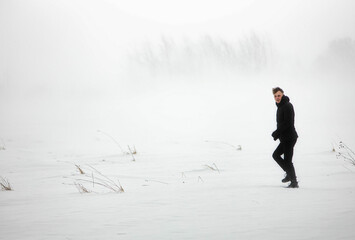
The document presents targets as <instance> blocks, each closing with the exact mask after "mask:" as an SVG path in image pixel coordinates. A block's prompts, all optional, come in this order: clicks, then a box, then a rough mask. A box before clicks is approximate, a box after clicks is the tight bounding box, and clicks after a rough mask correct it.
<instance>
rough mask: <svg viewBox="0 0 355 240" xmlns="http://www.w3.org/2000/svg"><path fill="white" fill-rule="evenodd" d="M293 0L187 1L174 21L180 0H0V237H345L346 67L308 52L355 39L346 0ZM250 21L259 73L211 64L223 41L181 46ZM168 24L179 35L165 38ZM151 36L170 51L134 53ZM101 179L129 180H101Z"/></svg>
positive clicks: (354, 144) (352, 188)
mask: <svg viewBox="0 0 355 240" xmlns="http://www.w3.org/2000/svg"><path fill="white" fill-rule="evenodd" d="M135 2H137V1H135ZM155 2H159V1H155ZM184 2H185V1H184ZM223 2H225V3H226V4H231V3H229V1H223ZM281 2H283V3H282V4H280V3H281ZM299 2H301V3H300V4H298V3H296V2H292V3H289V4H286V3H284V1H271V2H270V3H269V4H267V3H266V2H265V3H261V1H253V2H252V3H249V2H247V1H240V3H239V5H238V6H239V7H240V9H238V11H236V12H233V11H232V10H231V9H230V8H228V11H227V10H225V6H224V7H223V6H220V7H219V8H216V12H215V14H212V13H214V11H213V9H214V8H213V6H214V4H218V3H217V2H213V1H211V2H209V4H207V5H206V6H207V8H206V9H205V11H204V12H203V13H201V15H199V14H198V13H196V15H194V14H193V12H194V9H196V8H197V9H198V6H199V5H200V4H202V2H196V3H194V4H193V5H191V9H189V11H188V17H187V18H185V19H184V20H183V21H179V16H180V15H179V14H178V12H174V9H173V7H172V6H174V4H173V5H171V6H170V5H169V7H167V8H165V10H166V11H165V14H164V15H163V16H164V18H163V19H164V20H162V19H161V18H158V17H157V16H159V11H158V10H153V9H155V8H153V6H152V5H149V4H148V5H149V6H147V9H146V11H144V9H143V10H137V11H135V6H134V5H132V4H125V5H122V6H121V8H120V5H119V1H118V2H116V1H111V0H110V1H109V0H107V1H93V0H92V1H81V0H76V1H57V2H52V3H50V2H49V1H16V2H14V1H11V2H8V1H1V0H0V30H1V31H0V56H1V58H0V116H1V117H0V177H4V178H6V179H7V180H8V181H9V182H10V184H11V186H12V188H13V190H12V191H0V221H1V222H0V239H1V240H2V239H4V240H5V239H6V240H7V239H18V240H21V239H26V240H28V239H36V240H38V239H83V240H84V239H85V240H87V239H194V240H195V239H201V240H202V239H265V240H266V239H270V240H278V239H280V240H281V239H294V240H302V239H312V240H314V239H322V240H325V239H327V240H333V239H347V240H350V239H355V231H354V228H353V223H354V221H355V204H354V199H355V184H354V182H355V181H354V180H355V167H354V165H351V164H350V163H349V162H346V161H344V159H342V158H339V157H337V156H336V155H337V154H336V153H335V152H333V151H332V150H333V147H334V148H335V150H337V151H340V150H339V149H338V148H337V144H338V143H339V141H343V142H345V143H346V144H347V145H348V146H349V147H350V148H352V149H353V150H354V149H355V139H354V136H355V127H354V122H355V108H354V104H353V99H354V96H353V93H354V90H355V84H354V80H353V75H352V74H351V71H350V73H348V72H346V73H344V72H339V71H335V72H332V71H329V72H326V73H325V72H322V70H324V71H325V70H329V69H322V68H321V71H319V69H318V68H317V67H316V66H315V65H316V63H317V59H318V58H319V57H320V56H323V55H324V54H325V53H326V50H325V49H326V46H327V44H328V43H329V42H331V41H332V40H334V39H336V38H343V37H346V36H348V37H350V38H352V39H354V38H355V35H354V32H353V29H355V28H353V22H354V21H352V19H353V17H354V15H353V14H352V13H349V11H348V10H350V9H351V8H350V6H351V5H353V4H352V3H351V2H350V1H344V2H341V3H338V1H326V4H324V5H323V3H324V1H322V2H321V1H312V4H310V5H308V4H307V3H306V2H305V1H299ZM137 4H138V3H137ZM165 4H166V3H165ZM138 5H139V4H138ZM146 5H147V4H146ZM146 5H144V6H146ZM184 6H185V7H187V5H179V8H178V10H176V11H182V9H183V8H184ZM235 6H237V5H235ZM311 6H312V7H311ZM313 6H319V7H320V9H318V10H317V8H313ZM137 8H138V7H137ZM263 9H265V11H262V10H263ZM277 9H280V11H278V10H277ZM282 9H283V11H282ZM329 9H333V10H334V11H333V12H332V14H331V15H326V14H324V11H325V12H326V10H327V11H328V10H329ZM267 10H269V11H267ZM302 10H307V11H306V13H307V14H305V15H304V16H303V15H302V14H301V13H302ZM154 11H155V12H154ZM169 11H172V12H174V14H169ZM224 11H225V12H224ZM127 12H128V13H127ZM241 12H243V13H244V14H237V13H241ZM261 12H263V13H262V15H260V16H259V18H258V17H256V16H258V15H259V14H258V13H260V14H261ZM248 13H250V14H248ZM233 14H235V15H233ZM153 15H154V16H153ZM301 16H303V17H304V18H301ZM312 16H313V17H314V18H317V20H314V19H313V18H312ZM337 17H339V18H337ZM336 18H337V21H338V22H337V21H333V20H334V19H336ZM157 19H158V20H157ZM233 19H234V20H241V19H242V20H245V21H244V22H243V21H236V22H237V23H236V25H235V29H237V26H240V28H239V29H238V30H235V31H236V32H235V35H234V33H232V32H231V31H230V30H231V28H232V27H233ZM248 19H249V20H251V19H253V21H246V20H248ZM322 19H323V20H324V22H325V23H329V22H332V23H333V24H334V25H329V28H326V27H324V26H323V24H322V23H324V22H322ZM298 20H299V21H300V22H298ZM307 21H308V22H310V26H309V27H308V28H307V27H306V28H305V29H303V28H302V26H307V25H305V24H304V23H307ZM162 22H164V23H162ZM341 23H343V24H341ZM169 24H171V25H169ZM292 26H297V28H293V27H292ZM339 26H341V27H339ZM300 28H302V29H303V30H301V29H300ZM245 29H248V31H249V30H250V31H255V32H256V35H257V36H260V32H261V33H263V32H266V33H265V35H268V36H269V40H270V42H272V43H273V46H272V47H273V51H274V52H275V56H273V57H274V58H272V60H270V61H271V62H270V64H269V65H268V67H267V68H266V69H264V71H260V72H247V71H246V72H243V73H241V72H238V71H235V72H234V71H233V69H230V68H228V67H226V68H221V67H220V66H216V65H214V63H219V64H220V63H221V60H220V59H216V62H213V60H214V59H213V57H212V58H211V55H208V54H211V51H212V50H216V51H217V53H218V51H219V50H218V49H219V48H218V47H221V46H222V45H218V44H217V48H213V47H216V46H215V45H211V46H212V47H211V48H210V49H208V46H207V47H206V46H204V47H205V48H203V47H202V48H201V49H202V50H203V49H205V50H206V52H203V51H201V49H200V50H199V51H196V52H198V54H199V55H197V56H196V55H191V58H189V57H187V55H186V53H189V51H185V52H184V54H185V55H183V54H181V55H179V54H180V53H181V51H183V50H181V49H185V48H184V47H193V46H195V47H196V44H197V45H198V44H199V43H206V42H203V41H201V40H199V35H200V34H201V36H202V37H203V36H212V37H213V38H212V39H221V40H222V41H220V42H219V44H220V43H221V42H223V41H224V42H225V43H226V44H227V45H228V44H230V45H229V46H234V47H236V46H238V39H240V38H241V36H242V37H243V36H246V37H247V36H248V34H246V35H243V34H244V33H245ZM315 30H319V32H317V31H315ZM290 33H292V34H290ZM205 34H206V35H205ZM298 34H299V38H297V39H296V38H294V36H296V35H298ZM344 34H346V36H344ZM261 35H262V34H261ZM162 36H168V37H170V36H171V39H173V40H174V44H176V45H174V44H172V45H167V46H168V47H171V48H170V50H166V51H165V52H164V51H162V52H159V51H160V50H161V45H160V44H161V43H162V42H161V40H160V39H161V37H162ZM302 37H304V38H302ZM236 39H237V42H235V40H236ZM302 39H303V41H302ZM146 43H153V45H154V46H156V47H157V48H156V49H154V48H153V49H150V50H154V51H156V52H158V55H156V56H160V57H161V55H159V54H161V53H171V54H176V55H174V56H173V61H169V60H172V59H170V58H169V57H167V58H166V59H168V60H167V61H166V62H159V61H160V60H161V59H160V60H159V59H158V60H156V59H153V60H152V59H150V62H149V61H148V63H146V64H147V65H149V64H152V65H154V64H156V63H160V65H159V64H158V67H156V66H155V67H154V66H153V67H152V66H151V65H149V66H148V67H147V66H146V65H144V64H143V65H144V66H142V65H139V64H138V63H137V59H135V58H134V57H133V60H132V59H130V60H131V62H130V63H128V60H127V54H128V53H131V52H134V51H135V50H137V54H138V55H140V54H141V55H143V54H145V53H147V52H144V50H139V49H142V46H145V44H146ZM233 43H237V44H236V45H233ZM179 44H181V45H179ZM183 44H186V45H183ZM189 44H190V45H189ZM148 45H149V44H148ZM167 46H165V47H167ZM305 46H307V47H305ZM354 46H355V45H354ZM143 49H144V48H143ZM148 49H149V48H148ZM168 49H169V48H168ZM133 50H134V51H133ZM185 50H186V49H185ZM190 50H191V49H190ZM140 51H143V52H140ZM233 51H234V52H233ZM196 52H195V53H194V51H193V50H191V54H196ZM212 52H213V51H212ZM204 53H205V54H206V56H207V55H208V56H207V57H208V59H205V58H207V57H206V56H205V55H204ZM230 53H238V50H236V49H234V50H231V52H230ZM322 54H323V55H322ZM217 55H218V54H217ZM217 55H216V56H217ZM212 56H214V55H212ZM136 57H137V56H136ZM137 58H138V57H137ZM192 58H193V59H194V62H193V64H196V65H194V66H193V68H191V69H190V70H191V72H188V71H187V72H186V71H185V70H186V69H184V67H186V66H189V64H191V63H192V60H191V59H192ZM196 59H201V65H200V64H199V61H196ZM204 60H206V61H205V62H203V61H204ZM135 61H136V62H135ZM208 61H212V64H211V63H209V62H208ZM218 61H219V62H218ZM222 61H223V59H222ZM273 61H275V62H273ZM202 62H203V63H202ZM206 62H207V63H206ZM169 64H170V65H169ZM209 64H210V65H209ZM222 65H223V64H222ZM180 70H181V71H180ZM350 70H351V69H350ZM276 86H280V87H281V88H283V89H284V90H285V94H286V95H288V96H289V97H290V99H291V102H292V103H293V105H294V108H295V112H296V129H297V131H298V134H299V136H300V137H299V139H298V142H297V144H296V147H295V154H294V165H295V168H296V172H297V176H298V180H299V185H300V188H299V189H288V188H285V187H286V186H287V184H284V183H281V179H282V178H283V177H284V176H283V172H282V171H281V169H280V168H279V167H278V166H277V164H276V163H275V162H274V160H273V159H272V157H271V155H272V152H273V151H274V149H275V148H276V146H277V144H278V142H274V141H273V140H272V137H271V133H272V131H273V130H275V126H276V123H275V113H276V106H275V103H274V100H273V96H272V93H271V89H272V87H276ZM128 145H129V146H130V147H131V149H133V148H135V149H136V150H137V154H134V155H133V156H134V160H135V161H133V157H132V155H131V154H127V152H128V147H127V146H128ZM239 146H240V149H239ZM121 148H122V149H123V152H122V149H121ZM341 151H344V149H342V150H341ZM75 165H78V166H80V167H81V168H82V170H83V171H84V172H85V175H82V174H80V172H79V170H78V169H77V167H76V166H75ZM93 168H94V169H96V170H97V171H99V172H100V173H102V175H100V174H99V173H98V172H97V171H96V170H94V169H93ZM83 180H87V181H83ZM111 180H112V181H113V182H114V183H116V184H117V185H119V184H120V185H121V186H122V187H123V189H124V192H113V191H111V190H110V189H109V188H106V187H102V186H100V185H99V184H100V183H107V184H113V183H112V182H111ZM75 184H82V186H84V187H85V188H86V189H88V190H89V191H91V192H90V193H80V192H79V190H78V189H77V187H76V186H75Z"/></svg>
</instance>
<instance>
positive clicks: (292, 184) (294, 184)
mask: <svg viewBox="0 0 355 240" xmlns="http://www.w3.org/2000/svg"><path fill="white" fill-rule="evenodd" d="M287 188H299V186H298V182H297V181H291V183H290V185H288V187H287Z"/></svg>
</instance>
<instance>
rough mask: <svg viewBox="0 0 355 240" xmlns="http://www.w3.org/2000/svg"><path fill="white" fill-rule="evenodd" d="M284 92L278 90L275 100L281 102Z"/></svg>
mask: <svg viewBox="0 0 355 240" xmlns="http://www.w3.org/2000/svg"><path fill="white" fill-rule="evenodd" d="M283 95H284V94H283V93H282V92H281V91H277V92H276V93H275V94H274V98H275V101H276V102H277V103H280V102H281V98H282V96H283Z"/></svg>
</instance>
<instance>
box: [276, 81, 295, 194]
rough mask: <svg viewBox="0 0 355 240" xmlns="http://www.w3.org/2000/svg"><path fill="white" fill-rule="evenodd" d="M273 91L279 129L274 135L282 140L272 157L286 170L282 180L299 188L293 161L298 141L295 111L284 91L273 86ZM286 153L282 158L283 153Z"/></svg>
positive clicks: (290, 186) (291, 186) (292, 186)
mask: <svg viewBox="0 0 355 240" xmlns="http://www.w3.org/2000/svg"><path fill="white" fill-rule="evenodd" d="M272 93H273V94H274V98H275V101H276V106H277V113H276V122H277V129H276V130H275V131H274V132H273V133H272V137H273V138H274V140H275V141H276V140H277V139H279V140H280V144H279V146H278V147H277V148H276V150H275V151H274V153H273V154H272V157H273V158H274V159H275V161H276V162H277V163H278V164H279V165H280V167H281V168H282V169H283V170H284V171H285V172H286V177H285V178H284V179H282V182H284V183H286V182H290V181H291V184H290V185H289V186H288V188H298V182H297V178H296V171H295V168H294V166H293V163H292V157H293V148H294V146H295V144H296V142H297V138H298V135H297V132H296V129H295V126H294V122H295V112H294V110H293V106H292V104H291V103H290V99H289V98H288V97H287V96H285V95H284V91H283V90H282V89H281V88H279V87H276V88H273V89H272ZM282 154H283V155H284V157H283V158H282V157H281V155H282Z"/></svg>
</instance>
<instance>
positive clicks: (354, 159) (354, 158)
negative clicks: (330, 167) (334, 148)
mask: <svg viewBox="0 0 355 240" xmlns="http://www.w3.org/2000/svg"><path fill="white" fill-rule="evenodd" d="M339 149H343V150H345V152H340V151H339V152H337V157H342V158H343V159H344V160H345V161H347V162H349V163H351V164H352V165H354V166H355V152H354V151H353V150H352V149H351V148H349V147H348V146H347V145H346V144H345V143H343V142H340V143H339Z"/></svg>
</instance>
